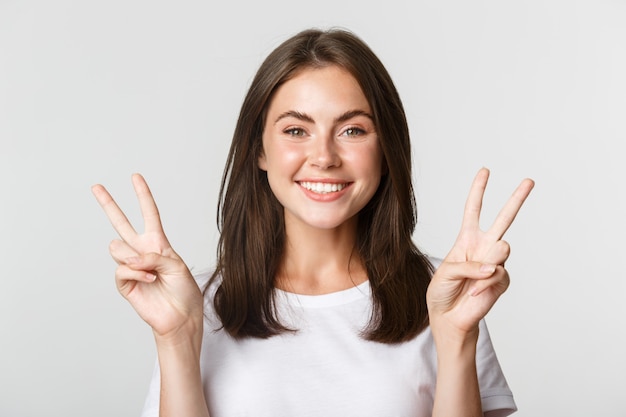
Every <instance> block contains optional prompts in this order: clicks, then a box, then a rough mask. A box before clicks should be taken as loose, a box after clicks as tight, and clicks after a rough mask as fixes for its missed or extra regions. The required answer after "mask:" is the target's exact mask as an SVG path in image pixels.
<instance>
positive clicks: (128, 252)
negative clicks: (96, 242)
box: [109, 239, 139, 264]
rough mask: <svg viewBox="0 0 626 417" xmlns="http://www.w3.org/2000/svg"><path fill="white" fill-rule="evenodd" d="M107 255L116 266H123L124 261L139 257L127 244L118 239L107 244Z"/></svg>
mask: <svg viewBox="0 0 626 417" xmlns="http://www.w3.org/2000/svg"><path fill="white" fill-rule="evenodd" d="M109 253H110V254H111V257H112V258H113V260H115V262H117V263H118V264H123V263H125V260H126V259H128V258H132V257H135V256H137V255H139V253H138V252H136V251H135V250H134V249H133V248H132V247H131V246H130V245H129V244H128V243H126V242H124V241H123V240H119V239H115V240H113V241H112V242H111V243H110V244H109Z"/></svg>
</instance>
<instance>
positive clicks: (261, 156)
mask: <svg viewBox="0 0 626 417" xmlns="http://www.w3.org/2000/svg"><path fill="white" fill-rule="evenodd" d="M257 165H258V166H259V168H260V169H261V170H263V171H267V158H266V157H265V152H264V151H263V149H261V153H260V154H259V158H258V159H257Z"/></svg>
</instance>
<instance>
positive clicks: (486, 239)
mask: <svg viewBox="0 0 626 417" xmlns="http://www.w3.org/2000/svg"><path fill="white" fill-rule="evenodd" d="M488 178H489V170H487V169H486V168H483V169H481V170H480V171H478V174H477V175H476V177H475V179H474V182H473V183H472V187H471V189H470V193H469V196H468V198H467V202H466V204H465V213H464V215H463V223H462V225H461V231H460V232H459V235H458V237H457V239H456V242H455V243H454V246H453V247H452V249H451V250H450V252H449V253H448V255H447V256H446V258H445V259H444V260H443V262H442V264H441V266H440V267H439V268H438V269H437V271H436V272H435V274H434V276H433V279H432V281H431V284H430V286H429V287H428V292H427V303H428V309H429V314H430V317H431V324H432V323H433V322H434V323H436V324H440V323H443V324H445V326H447V327H449V328H452V329H454V330H455V331H459V332H461V333H468V332H471V331H473V330H475V329H476V328H477V326H478V322H479V321H480V320H481V319H482V318H483V317H484V316H485V315H486V314H487V312H488V311H489V310H490V309H491V307H492V306H493V305H494V303H495V302H496V301H497V299H498V297H500V295H502V293H504V291H506V289H507V287H508V285H509V275H508V272H507V271H506V270H505V269H504V262H505V261H506V260H507V258H508V257H509V251H510V248H509V245H508V243H507V242H505V241H504V240H502V237H503V236H504V233H505V232H506V231H507V230H508V228H509V227H510V226H511V224H512V223H513V220H514V219H515V216H516V215H517V213H518V211H519V210H520V208H521V207H522V204H524V201H525V200H526V197H528V195H529V194H530V191H531V190H532V188H533V186H534V182H533V181H532V180H530V179H525V180H524V181H522V182H521V184H520V185H519V186H518V187H517V189H516V190H515V192H514V193H513V195H512V196H511V198H510V199H509V200H508V201H507V203H506V204H505V205H504V207H503V208H502V210H501V211H500V213H499V214H498V216H497V217H496V220H495V221H494V223H493V224H492V226H491V227H490V228H489V229H488V230H487V231H482V230H480V226H479V220H480V211H481V208H482V200H483V196H484V193H485V188H486V187H487V180H488Z"/></svg>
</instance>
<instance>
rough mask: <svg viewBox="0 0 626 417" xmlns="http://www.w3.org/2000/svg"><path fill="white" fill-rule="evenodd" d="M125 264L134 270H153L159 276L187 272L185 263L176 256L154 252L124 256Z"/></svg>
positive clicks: (184, 273)
mask: <svg viewBox="0 0 626 417" xmlns="http://www.w3.org/2000/svg"><path fill="white" fill-rule="evenodd" d="M125 263H126V265H127V266H128V267H129V268H130V269H133V270H136V271H146V272H149V271H153V272H156V273H158V275H160V276H165V275H181V274H182V275H186V274H188V273H189V270H188V269H187V266H186V265H185V263H184V262H183V261H182V260H181V259H180V258H178V257H176V258H172V257H170V256H163V255H161V254H159V253H156V252H150V253H145V254H140V255H137V256H131V257H129V258H126V260H125Z"/></svg>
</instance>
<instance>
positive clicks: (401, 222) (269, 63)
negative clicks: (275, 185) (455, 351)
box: [212, 29, 432, 343]
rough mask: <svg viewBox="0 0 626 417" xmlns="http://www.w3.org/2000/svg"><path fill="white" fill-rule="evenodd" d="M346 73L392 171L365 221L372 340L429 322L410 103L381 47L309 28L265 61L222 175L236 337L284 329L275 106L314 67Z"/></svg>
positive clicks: (224, 264) (220, 309)
mask: <svg viewBox="0 0 626 417" xmlns="http://www.w3.org/2000/svg"><path fill="white" fill-rule="evenodd" d="M329 65H336V66H339V67H342V68H343V69H345V70H347V71H348V72H350V73H351V74H352V76H353V77H354V78H355V79H356V80H357V81H358V83H359V84H360V86H361V89H362V90H363V93H364V94H365V97H366V98H367V100H368V101H369V104H370V106H371V109H372V112H373V114H372V116H373V118H374V123H375V126H376V130H377V132H378V138H379V142H380V146H381V148H382V152H383V158H384V166H385V175H383V177H382V178H381V183H380V186H379V188H378V190H377V192H376V193H375V195H374V197H373V198H372V199H371V201H370V202H369V203H368V204H367V205H366V206H365V207H364V208H363V209H362V211H361V212H360V213H359V217H358V230H357V245H358V251H359V255H360V257H361V259H362V260H363V263H364V265H365V268H366V270H367V274H368V278H369V281H370V286H371V288H372V299H373V300H372V301H373V309H372V317H371V320H370V323H369V326H368V327H367V328H366V329H363V335H364V337H365V338H367V339H368V340H373V341H378V342H384V343H398V342H402V341H405V340H408V339H411V338H412V337H414V336H415V335H417V334H418V333H420V332H421V331H422V330H423V329H424V328H425V327H426V326H427V324H428V311H427V308H426V289H427V287H428V284H429V282H430V277H431V275H432V266H431V264H430V262H429V261H428V259H427V258H426V257H425V256H424V255H423V254H422V253H421V252H420V251H419V250H418V249H417V247H416V246H415V245H414V243H413V241H412V239H411V236H412V233H413V230H414V229H415V223H416V218H417V217H416V205H415V198H414V194H413V186H412V184H411V144H410V138H409V129H408V125H407V121H406V116H405V113H404V109H403V106H402V102H401V100H400V97H399V95H398V92H397V91H396V88H395V86H394V84H393V82H392V80H391V77H390V76H389V74H388V73H387V70H386V69H385V67H384V66H383V65H382V63H381V62H380V60H379V59H378V58H377V57H376V55H375V54H374V53H373V52H372V50H371V49H370V48H369V47H368V46H367V45H366V44H365V43H364V42H363V41H362V40H360V39H359V38H358V37H357V36H355V35H354V34H352V33H351V32H349V31H346V30H340V29H332V30H327V31H322V30H317V29H309V30H305V31H303V32H300V33H298V34H296V35H295V36H293V37H291V38H289V39H288V40H286V41H285V42H283V43H282V44H281V45H279V46H278V47H277V48H276V49H275V50H274V51H273V52H271V53H270V54H269V55H268V57H267V58H266V59H265V61H264V62H263V63H262V64H261V66H260V68H259V70H258V72H257V73H256V76H255V77H254V79H253V81H252V84H251V86H250V89H249V90H248V93H247V95H246V97H245V99H244V102H243V104H242V107H241V112H240V114H239V119H238V121H237V126H236V128H235V132H234V135H233V140H232V143H231V147H230V151H229V154H228V160H227V163H226V167H225V169H224V175H223V177H222V185H221V190H220V202H219V205H218V226H219V229H220V232H221V234H220V240H219V245H218V253H217V265H216V270H215V273H214V274H213V277H212V280H215V279H216V278H217V277H220V280H221V281H220V284H219V287H218V289H217V290H216V293H215V298H214V306H215V310H216V312H217V314H218V316H219V317H220V319H221V322H222V325H223V327H224V329H225V330H226V331H227V332H228V333H229V334H230V335H231V336H233V337H236V338H241V337H250V336H251V337H261V338H265V337H270V336H273V335H276V334H279V333H281V332H284V331H288V330H290V329H287V328H286V327H285V326H283V325H282V324H281V323H280V321H279V319H278V317H277V314H276V309H275V303H274V278H275V276H276V273H277V271H278V267H279V264H280V261H281V257H282V255H283V247H284V242H285V228H284V218H283V207H282V206H281V205H280V204H279V202H278V200H277V199H276V198H275V197H274V195H273V193H272V191H271V189H270V187H269V184H268V181H267V175H266V173H265V171H262V170H261V169H260V168H259V167H258V158H259V155H260V154H261V151H262V134H263V128H264V124H265V118H266V113H267V109H268V107H269V104H270V101H271V99H272V95H273V93H274V92H275V91H276V89H277V88H278V87H279V86H280V85H281V84H283V83H285V82H286V81H288V80H289V79H291V78H293V77H294V76H295V75H296V73H298V72H299V71H300V70H302V69H304V68H319V67H324V66H329Z"/></svg>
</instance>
